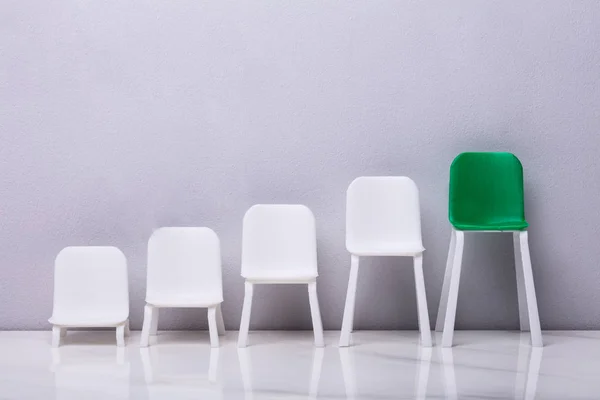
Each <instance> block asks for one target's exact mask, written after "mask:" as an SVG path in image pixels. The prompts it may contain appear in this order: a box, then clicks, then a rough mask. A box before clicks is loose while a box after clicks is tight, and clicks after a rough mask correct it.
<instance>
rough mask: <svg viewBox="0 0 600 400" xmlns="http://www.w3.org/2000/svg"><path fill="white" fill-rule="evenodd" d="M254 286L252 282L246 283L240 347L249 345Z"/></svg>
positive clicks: (239, 340) (239, 338)
mask: <svg viewBox="0 0 600 400" xmlns="http://www.w3.org/2000/svg"><path fill="white" fill-rule="evenodd" d="M253 293H254V285H253V284H252V282H246V284H245V293H244V306H243V307H242V320H241V321H240V333H239V337H238V347H246V346H247V345H248V330H249V329H250V314H251V312H252V296H253Z"/></svg>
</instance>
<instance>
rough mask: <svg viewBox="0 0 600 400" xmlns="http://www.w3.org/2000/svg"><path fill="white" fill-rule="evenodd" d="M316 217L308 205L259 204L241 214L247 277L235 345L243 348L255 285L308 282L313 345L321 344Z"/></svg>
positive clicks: (244, 273) (243, 266)
mask: <svg viewBox="0 0 600 400" xmlns="http://www.w3.org/2000/svg"><path fill="white" fill-rule="evenodd" d="M317 276H318V271H317V238H316V228H315V217H314V216H313V214H312V212H311V211H310V210H309V209H308V207H306V206H303V205H288V204H270V205H266V204H259V205H255V206H252V207H251V208H250V209H249V210H248V211H247V212H246V215H245V216H244V227H243V235H242V277H244V278H245V279H246V283H245V296H244V306H243V309H242V320H241V323H240V333H239V339H238V347H246V345H247V341H248V330H249V328H250V312H251V310H250V309H251V307H252V295H253V291H254V285H255V284H307V285H308V295H309V301H310V310H311V315H312V323H313V330H314V335H315V346H317V347H322V346H324V342H323V325H322V324H321V312H320V311H319V300H318V298H317Z"/></svg>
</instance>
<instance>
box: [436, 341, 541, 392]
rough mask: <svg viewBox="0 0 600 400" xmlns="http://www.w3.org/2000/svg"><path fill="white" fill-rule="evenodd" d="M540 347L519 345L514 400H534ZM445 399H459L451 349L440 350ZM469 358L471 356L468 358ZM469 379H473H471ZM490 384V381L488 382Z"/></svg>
mask: <svg viewBox="0 0 600 400" xmlns="http://www.w3.org/2000/svg"><path fill="white" fill-rule="evenodd" d="M543 350H544V349H543V348H542V347H531V346H529V343H528V341H526V342H525V343H520V344H519V349H518V358H517V373H516V375H515V385H514V387H515V392H514V399H515V400H517V399H518V400H521V399H525V400H534V399H535V395H536V391H537V382H538V377H539V374H540V366H541V364H542V352H543ZM440 353H441V361H442V369H443V377H444V378H443V379H444V391H445V398H446V399H449V400H454V399H459V398H460V396H459V394H460V393H459V390H458V386H457V384H456V372H455V368H454V350H453V349H452V348H442V349H440ZM470 357H471V356H470ZM471 379H474V378H473V377H471ZM488 382H490V381H488Z"/></svg>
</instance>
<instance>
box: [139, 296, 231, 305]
mask: <svg viewBox="0 0 600 400" xmlns="http://www.w3.org/2000/svg"><path fill="white" fill-rule="evenodd" d="M222 302H223V299H222V298H215V296H202V295H169V296H152V297H146V303H148V304H151V305H153V306H155V307H168V308H188V307H189V308H204V307H212V306H216V305H218V304H221V303H222Z"/></svg>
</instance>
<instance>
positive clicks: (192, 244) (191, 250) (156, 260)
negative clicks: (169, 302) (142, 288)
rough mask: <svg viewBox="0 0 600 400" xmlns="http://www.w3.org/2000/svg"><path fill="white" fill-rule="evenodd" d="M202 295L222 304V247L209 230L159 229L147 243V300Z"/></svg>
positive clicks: (214, 234)
mask: <svg viewBox="0 0 600 400" xmlns="http://www.w3.org/2000/svg"><path fill="white" fill-rule="evenodd" d="M198 293H201V294H202V296H203V297H206V298H214V300H215V302H222V301H223V282H222V276H221V247H220V243H219V238H218V236H217V234H216V233H215V232H214V231H213V230H212V229H209V228H203V227H190V228H187V227H184V228H179V227H178V228H160V229H157V230H156V231H154V233H153V234H152V236H151V237H150V239H149V240H148V274H147V286H146V297H147V298H151V297H155V296H160V297H162V298H165V297H168V296H169V295H173V296H174V297H175V298H178V297H181V296H182V295H184V296H185V295H186V294H191V295H194V294H198Z"/></svg>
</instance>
